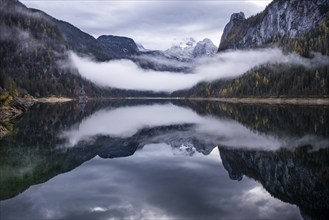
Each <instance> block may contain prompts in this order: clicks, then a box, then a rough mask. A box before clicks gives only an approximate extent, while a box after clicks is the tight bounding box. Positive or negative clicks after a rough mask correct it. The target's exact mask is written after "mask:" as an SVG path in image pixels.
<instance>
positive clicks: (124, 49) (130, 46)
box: [97, 35, 139, 58]
mask: <svg viewBox="0 0 329 220" xmlns="http://www.w3.org/2000/svg"><path fill="white" fill-rule="evenodd" d="M97 42H98V43H99V44H100V45H101V46H102V47H103V49H104V50H105V51H106V52H107V53H108V54H112V55H113V56H114V57H115V58H125V57H129V56H132V55H137V54H138V53H139V50H138V47H137V45H136V43H135V41H134V40H133V39H131V38H128V37H119V36H112V35H102V36H100V37H98V38H97Z"/></svg>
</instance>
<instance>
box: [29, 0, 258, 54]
mask: <svg viewBox="0 0 329 220" xmlns="http://www.w3.org/2000/svg"><path fill="white" fill-rule="evenodd" d="M23 3H26V4H27V5H28V6H30V7H35V8H40V9H42V10H45V11H46V12H48V13H49V14H50V15H53V16H55V17H56V18H59V19H62V20H67V21H68V22H71V23H72V24H73V25H76V26H77V27H79V28H80V29H82V30H84V31H86V32H88V33H90V34H92V35H94V36H96V37H97V36H99V35H102V34H113V35H122V36H127V37H132V38H134V39H135V40H137V41H138V42H141V43H142V44H144V45H145V46H146V48H151V49H166V48H168V47H170V45H171V42H172V40H173V39H174V38H180V37H194V38H196V39H197V40H202V39H203V38H206V37H208V38H210V39H211V40H213V41H214V42H215V44H218V43H219V39H220V33H221V31H222V30H223V28H224V26H225V24H226V23H227V22H228V20H229V18H230V15H231V14H232V13H234V12H237V11H244V12H245V14H246V15H247V16H248V15H252V14H255V13H257V12H260V11H261V10H262V9H263V7H261V6H257V5H256V4H253V3H251V2H248V1H131V2H130V1H86V2H84V1H82V2H81V1H79V2H77V1H65V2H63V1H36V2H34V1H27V0H26V1H23Z"/></svg>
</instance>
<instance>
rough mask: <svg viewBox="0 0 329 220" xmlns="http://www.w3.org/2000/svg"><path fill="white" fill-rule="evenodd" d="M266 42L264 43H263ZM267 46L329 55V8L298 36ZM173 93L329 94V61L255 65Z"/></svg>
mask: <svg viewBox="0 0 329 220" xmlns="http://www.w3.org/2000/svg"><path fill="white" fill-rule="evenodd" d="M263 46H264V45H263ZM266 46H271V47H279V48H281V49H282V50H283V51H284V52H285V53H292V52H295V53H298V54H299V55H301V56H303V57H307V58H311V57H312V56H314V54H313V52H319V53H321V54H323V55H327V56H328V55H329V12H327V14H326V16H325V18H324V20H323V21H321V22H320V23H319V25H317V26H316V27H315V28H313V29H312V30H311V31H309V32H308V33H306V34H303V35H301V36H299V37H296V38H288V37H284V38H279V39H277V40H276V41H274V42H272V43H271V44H266ZM173 96H192V97H329V64H328V65H327V66H321V67H316V68H307V67H304V66H300V65H288V64H276V65H264V66H261V67H256V68H254V69H252V70H250V71H248V72H247V73H245V74H244V75H242V76H240V77H238V78H234V79H225V80H219V81H216V82H211V83H206V82H203V83H200V84H198V85H196V86H194V87H193V88H192V89H189V90H185V91H178V92H174V93H173Z"/></svg>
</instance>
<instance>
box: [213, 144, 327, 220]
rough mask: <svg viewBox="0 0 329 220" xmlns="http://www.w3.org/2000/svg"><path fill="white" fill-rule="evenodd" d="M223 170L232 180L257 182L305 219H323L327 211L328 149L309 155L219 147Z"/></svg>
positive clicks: (305, 152)
mask: <svg viewBox="0 0 329 220" xmlns="http://www.w3.org/2000/svg"><path fill="white" fill-rule="evenodd" d="M219 151H220V157H221V159H222V162H223V166H224V168H225V169H226V170H227V171H228V174H229V176H230V178H231V179H233V180H238V181H240V180H241V179H242V177H243V175H246V176H248V177H251V178H253V179H255V180H257V181H259V182H260V183H261V184H262V185H263V187H264V188H265V189H266V190H267V191H268V192H269V193H270V194H271V195H272V196H274V197H276V198H279V199H280V200H282V201H284V202H289V203H292V204H296V205H297V206H298V207H299V208H300V210H301V214H302V215H303V216H304V217H306V216H307V217H311V218H314V219H326V218H325V216H326V214H327V211H328V209H329V200H328V198H329V190H328V187H327V186H328V184H329V178H328V175H326V173H327V172H328V160H327V157H328V153H329V151H328V148H326V149H322V150H319V151H315V152H310V151H309V150H308V149H307V147H301V148H299V149H296V150H295V151H293V152H292V151H289V150H280V151H277V152H270V151H248V150H229V149H225V148H221V147H220V148H219Z"/></svg>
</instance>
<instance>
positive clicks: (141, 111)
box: [0, 101, 329, 218]
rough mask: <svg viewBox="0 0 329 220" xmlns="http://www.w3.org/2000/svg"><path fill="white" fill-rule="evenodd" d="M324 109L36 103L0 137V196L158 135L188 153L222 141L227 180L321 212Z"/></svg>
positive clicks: (313, 213) (324, 204)
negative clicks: (250, 182)
mask: <svg viewBox="0 0 329 220" xmlns="http://www.w3.org/2000/svg"><path fill="white" fill-rule="evenodd" d="M328 115H329V114H328V108H326V107H312V106H308V107H302V106H276V105H274V106H266V105H265V106H262V105H238V104H224V103H218V102H186V101H174V102H167V101H157V102H153V101H142V102H138V101H131V102H120V101H113V102H110V103H88V104H87V106H83V107H78V106H76V105H75V104H74V103H71V104H64V105H61V106H51V107H50V106H47V105H40V106H35V107H34V109H32V110H31V111H30V112H28V113H27V114H26V115H24V116H23V117H22V118H20V119H18V120H17V121H16V122H15V126H16V127H17V130H16V133H15V134H13V135H12V136H9V137H6V138H4V139H2V140H0V142H1V148H0V150H1V152H0V153H1V162H0V165H1V174H2V178H1V194H0V195H1V199H9V198H12V197H15V196H16V195H17V194H18V193H20V192H23V191H25V190H26V189H27V188H29V187H30V186H31V185H34V184H37V183H43V182H46V181H47V180H49V179H51V178H53V177H54V176H56V175H58V174H61V173H65V172H68V171H70V170H72V169H74V168H76V167H78V166H80V165H81V164H82V163H84V162H85V161H88V160H91V159H92V158H94V157H95V156H97V155H98V156H100V157H102V158H117V157H127V156H130V155H133V154H134V153H135V152H136V151H137V150H139V151H138V152H140V154H142V153H143V152H144V148H145V147H144V146H148V145H150V144H156V143H159V144H160V145H163V144H165V146H166V148H172V149H176V150H175V152H179V153H180V154H183V155H185V156H194V155H198V153H201V154H203V155H209V154H210V152H212V151H213V149H214V148H215V147H216V146H218V149H219V151H220V157H221V159H220V158H219V157H217V158H218V161H220V160H222V162H223V167H224V168H225V169H226V170H227V172H228V174H229V177H230V178H231V179H234V180H241V179H242V176H243V175H245V176H247V177H250V178H252V179H255V180H257V181H259V182H260V183H261V184H262V185H263V186H264V188H265V189H266V190H267V191H268V192H269V193H271V195H273V196H274V197H276V198H279V199H280V200H282V201H285V202H289V203H292V204H296V205H298V206H299V208H300V209H301V213H302V215H303V216H309V217H316V218H323V217H324V216H325V212H326V210H328V208H329V202H328V201H327V199H326V198H329V193H328V189H327V187H326V186H328V185H329V180H328V179H329V177H328V176H329V175H328V173H329V168H328V167H329V164H328V163H329V162H328V160H327V158H329V150H328V149H329V148H328V146H329V140H328V137H329V134H328V133H329V128H328V124H327V123H326V122H327V121H328ZM154 149H155V150H154V152H156V149H157V147H154ZM159 152H160V153H161V151H160V149H159ZM93 160H94V159H93ZM183 161H184V160H183ZM92 163H94V162H92ZM111 163H112V162H111ZM154 166H155V165H154ZM191 167H194V165H191ZM159 169H160V168H159ZM160 170H161V169H160ZM195 172H201V170H200V169H198V170H195ZM202 172H207V171H205V170H202ZM218 172H219V171H218ZM69 174H70V173H69ZM108 175H110V176H111V174H108ZM56 178H59V177H56ZM209 181H210V180H209ZM46 184H48V183H46ZM81 184H82V183H81ZM179 184H181V183H179ZM140 187H141V186H140ZM227 190H228V189H227ZM29 192H30V190H28V191H26V192H25V193H23V194H22V196H17V197H15V198H13V199H9V200H6V202H4V203H3V205H6V204H8V205H9V204H13V203H15V201H16V200H17V201H18V200H19V199H21V197H23V198H24V195H25V194H27V195H30V194H29ZM320 201H321V202H320ZM162 205H164V204H162ZM176 205H178V204H176ZM158 208H159V207H158ZM203 208H204V209H205V210H206V209H207V207H206V206H203ZM208 208H209V207H208ZM26 212H27V211H26ZM201 213H202V212H201ZM218 213H219V212H218ZM218 213H217V214H218ZM7 214H8V215H10V213H9V212H7ZM174 216H176V217H177V216H178V217H179V216H181V217H191V216H186V215H178V214H177V215H174ZM209 216H210V215H209ZM287 216H288V215H287ZM36 217H40V216H36ZM123 217H124V216H123ZM200 217H206V216H200ZM212 217H215V215H213V216H212ZM227 217H228V216H227ZM262 217H264V216H262V215H259V218H262ZM267 217H268V218H269V217H275V215H274V214H273V215H271V216H267ZM267 217H266V216H265V217H264V218H267ZM290 217H291V216H290ZM287 218H288V217H287Z"/></svg>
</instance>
